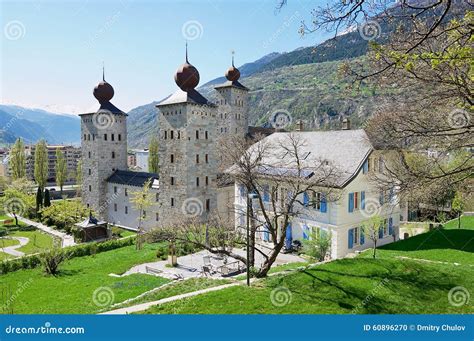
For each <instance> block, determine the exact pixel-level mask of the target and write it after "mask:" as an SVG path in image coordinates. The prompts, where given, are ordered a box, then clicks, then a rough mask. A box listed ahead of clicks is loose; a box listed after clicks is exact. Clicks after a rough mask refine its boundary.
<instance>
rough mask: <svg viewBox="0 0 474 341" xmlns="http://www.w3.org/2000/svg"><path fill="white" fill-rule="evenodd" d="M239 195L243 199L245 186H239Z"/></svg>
mask: <svg viewBox="0 0 474 341" xmlns="http://www.w3.org/2000/svg"><path fill="white" fill-rule="evenodd" d="M239 195H240V196H241V197H243V196H244V185H239Z"/></svg>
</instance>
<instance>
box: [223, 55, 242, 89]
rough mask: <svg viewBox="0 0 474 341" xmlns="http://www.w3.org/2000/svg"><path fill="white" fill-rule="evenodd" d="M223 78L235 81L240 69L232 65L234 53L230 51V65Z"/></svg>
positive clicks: (238, 76) (237, 78)
mask: <svg viewBox="0 0 474 341" xmlns="http://www.w3.org/2000/svg"><path fill="white" fill-rule="evenodd" d="M225 78H227V80H229V81H231V82H237V81H238V80H239V78H240V71H239V69H237V68H236V67H235V66H234V53H233V52H232V66H231V67H230V68H229V69H228V70H227V72H226V73H225Z"/></svg>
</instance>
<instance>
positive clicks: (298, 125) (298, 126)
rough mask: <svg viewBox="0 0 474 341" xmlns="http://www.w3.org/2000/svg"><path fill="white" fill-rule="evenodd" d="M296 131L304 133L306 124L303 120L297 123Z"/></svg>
mask: <svg viewBox="0 0 474 341" xmlns="http://www.w3.org/2000/svg"><path fill="white" fill-rule="evenodd" d="M296 131H304V124H303V121H302V120H299V121H298V122H296Z"/></svg>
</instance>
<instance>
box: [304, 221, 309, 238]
mask: <svg viewBox="0 0 474 341" xmlns="http://www.w3.org/2000/svg"><path fill="white" fill-rule="evenodd" d="M303 239H304V240H308V239H309V227H308V225H306V224H304V225H303Z"/></svg>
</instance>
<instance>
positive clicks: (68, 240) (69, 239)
mask: <svg viewBox="0 0 474 341" xmlns="http://www.w3.org/2000/svg"><path fill="white" fill-rule="evenodd" d="M18 220H20V221H22V222H24V223H25V224H28V225H33V226H34V227H36V228H37V229H38V230H42V231H44V232H46V233H48V234H51V235H53V236H56V237H58V238H61V240H62V247H66V246H73V245H76V243H75V242H74V237H73V236H71V235H69V234H67V233H64V232H60V231H58V230H55V229H52V228H51V227H49V226H46V225H43V224H41V223H37V222H36V221H32V220H29V219H26V218H23V217H18Z"/></svg>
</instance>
